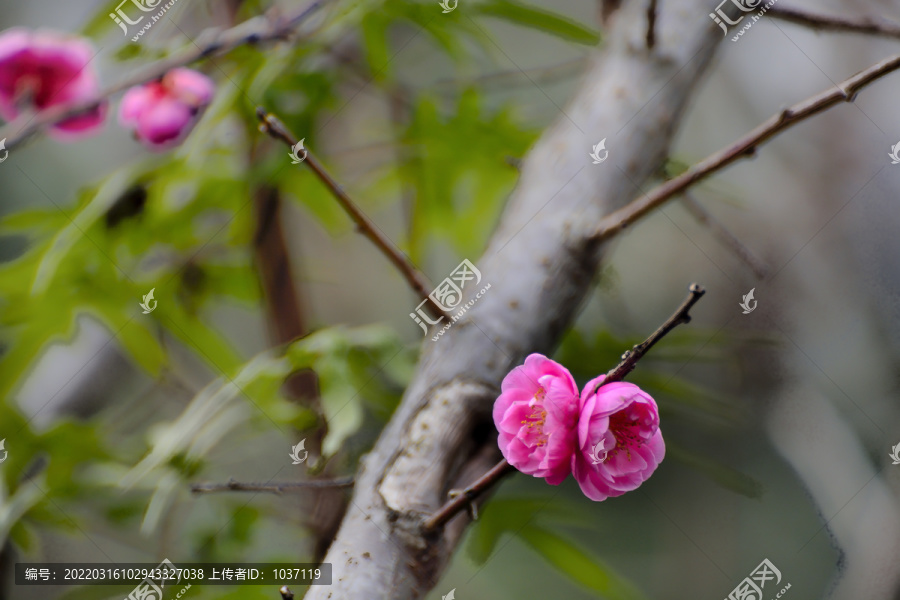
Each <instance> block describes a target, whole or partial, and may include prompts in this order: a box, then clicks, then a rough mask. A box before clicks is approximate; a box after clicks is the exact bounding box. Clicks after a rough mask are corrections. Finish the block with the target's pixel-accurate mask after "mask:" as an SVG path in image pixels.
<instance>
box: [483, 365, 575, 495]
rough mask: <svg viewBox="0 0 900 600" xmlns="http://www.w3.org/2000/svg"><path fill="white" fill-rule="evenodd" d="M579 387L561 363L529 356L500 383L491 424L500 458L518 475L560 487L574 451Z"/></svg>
mask: <svg viewBox="0 0 900 600" xmlns="http://www.w3.org/2000/svg"><path fill="white" fill-rule="evenodd" d="M577 422H578V386H577V385H576V384H575V380H574V379H573V378H572V375H571V374H570V373H569V371H568V370H567V369H566V368H565V367H563V366H562V365H561V364H559V363H557V362H554V361H552V360H550V359H549V358H547V357H545V356H542V355H540V354H532V355H531V356H529V357H528V358H526V359H525V364H524V365H521V366H518V367H516V368H515V369H513V370H512V371H510V372H509V374H508V375H507V376H506V377H505V378H504V379H503V383H502V384H501V394H500V396H499V397H498V398H497V400H496V402H495V403H494V424H495V425H496V426H497V429H498V431H499V432H500V437H499V440H498V443H499V445H500V451H501V452H502V453H503V456H504V458H506V460H507V461H508V462H509V464H511V465H512V466H514V467H515V468H516V469H518V470H519V471H521V472H523V473H526V474H528V475H533V476H534V477H543V478H545V479H546V480H547V483H549V484H551V485H559V484H560V483H562V481H563V480H564V479H565V478H566V477H568V476H569V473H570V472H571V469H572V466H571V465H572V456H573V454H574V453H575V450H576V446H575V444H576V435H575V432H576V429H575V428H576V424H577Z"/></svg>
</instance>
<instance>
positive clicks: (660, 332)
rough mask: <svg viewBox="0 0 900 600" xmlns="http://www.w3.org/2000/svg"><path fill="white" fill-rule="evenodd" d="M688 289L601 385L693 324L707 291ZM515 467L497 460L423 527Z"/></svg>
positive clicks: (438, 522) (441, 520)
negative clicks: (694, 311) (697, 306)
mask: <svg viewBox="0 0 900 600" xmlns="http://www.w3.org/2000/svg"><path fill="white" fill-rule="evenodd" d="M688 290H689V291H690V295H689V296H688V297H687V299H685V301H684V302H683V303H682V304H681V306H679V307H678V309H677V310H676V311H675V312H674V313H673V314H672V316H671V317H669V318H668V319H666V321H665V322H664V323H663V324H662V325H660V326H659V328H658V329H657V330H656V331H654V332H653V333H652V334H651V335H650V337H648V338H647V339H646V340H644V341H643V342H641V343H640V344H638V345H637V346H635V347H633V348H632V349H631V350H629V351H627V352H625V354H624V355H623V356H622V362H620V363H619V364H618V365H616V367H615V368H613V369H612V370H611V371H610V372H609V373H607V374H606V378H604V380H603V383H602V384H601V385H605V384H607V383H613V382H616V381H622V380H623V379H625V376H626V375H628V374H629V373H630V372H631V371H632V370H634V367H635V365H636V364H637V362H638V361H639V360H641V358H643V356H644V355H645V354H646V353H647V351H648V350H650V348H652V347H653V345H654V344H656V342H658V341H659V340H661V339H662V338H664V337H665V336H666V334H668V333H669V332H670V331H672V330H673V329H675V328H676V327H678V326H679V325H681V324H683V323H690V321H691V315H690V314H689V313H690V310H691V308H692V307H693V306H694V304H696V303H697V301H698V300H700V298H702V297H703V294H705V293H706V290H704V289H703V288H702V287H700V286H699V285H697V284H696V283H693V284H691V286H690V287H689V288H688ZM599 388H600V385H598V386H597V387H596V388H594V390H593V391H592V392H591V393H595V392H596V391H597V390H598V389H599ZM515 470H516V469H515V467H513V466H512V465H510V464H509V463H508V462H507V461H506V459H505V458H504V459H503V460H501V461H500V462H499V463H497V464H496V465H495V466H494V468H492V469H491V470H490V471H488V472H487V473H485V474H484V475H483V476H481V477H480V478H479V479H478V480H477V481H476V482H475V483H473V484H472V485H470V486H468V487H467V488H465V489H464V490H462V491H458V490H454V491H451V496H452V499H451V500H450V501H448V502H447V503H446V504H444V506H442V507H441V508H440V509H439V510H438V511H437V512H435V513H434V514H433V515H431V516H430V517H428V519H426V520H425V522H424V523H423V525H422V528H423V530H425V531H431V530H434V529H437V528H438V527H441V526H443V525H444V524H446V523H447V522H448V521H449V520H450V519H452V518H453V517H454V516H456V514H457V513H459V512H461V511H463V510H464V509H466V508H467V507H469V506H473V505H472V502H473V501H474V500H475V499H476V498H478V497H479V496H481V495H482V494H483V493H484V492H486V491H487V490H489V489H490V488H491V487H493V485H494V484H496V483H497V482H499V481H500V480H501V479H503V476H504V475H507V474H508V473H512V472H513V471H515Z"/></svg>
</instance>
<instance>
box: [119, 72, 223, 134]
mask: <svg viewBox="0 0 900 600" xmlns="http://www.w3.org/2000/svg"><path fill="white" fill-rule="evenodd" d="M214 92H215V84H214V83H213V81H212V79H210V78H209V77H207V76H206V75H204V74H203V73H200V72H198V71H193V70H191V69H185V68H177V69H172V70H171V71H169V72H168V73H166V74H165V75H163V77H162V78H161V79H159V80H157V81H152V82H150V83H147V84H144V85H140V86H137V87H133V88H131V89H130V90H128V91H127V92H126V93H125V96H124V97H123V98H122V106H121V107H120V108H119V123H121V124H122V126H123V127H128V128H131V129H133V130H134V134H135V137H136V138H137V139H138V140H140V141H141V142H142V143H143V144H144V145H145V146H147V147H148V148H151V149H153V150H165V149H167V148H171V147H172V146H175V145H177V144H179V143H180V142H181V141H182V140H184V138H185V137H187V135H188V134H189V133H190V132H191V130H192V129H193V128H194V125H195V124H196V122H197V121H198V120H199V119H200V115H201V113H202V112H203V109H205V108H206V107H207V105H209V103H210V102H212V98H213V94H214Z"/></svg>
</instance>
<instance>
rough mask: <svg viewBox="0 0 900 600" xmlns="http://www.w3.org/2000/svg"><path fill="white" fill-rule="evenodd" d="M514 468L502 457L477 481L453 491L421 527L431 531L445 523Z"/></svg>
mask: <svg viewBox="0 0 900 600" xmlns="http://www.w3.org/2000/svg"><path fill="white" fill-rule="evenodd" d="M515 470H516V469H515V467H513V466H512V465H511V464H509V463H508V462H506V459H505V458H504V459H503V460H501V461H500V462H499V463H497V464H496V465H495V466H494V467H493V468H491V470H490V471H488V472H487V473H485V474H484V475H482V476H481V477H480V478H479V479H478V481H476V482H475V483H473V484H472V485H470V486H469V487H467V488H466V489H464V490H462V492H458V493H454V494H453V498H451V500H450V501H448V502H447V503H446V504H444V506H442V507H441V508H440V509H438V511H437V512H435V513H434V514H433V515H431V516H430V517H428V518H427V519H426V520H425V523H423V525H422V527H423V528H424V529H425V531H433V530H435V529H437V528H438V527H442V526H444V525H446V523H447V521H449V520H450V519H452V518H453V517H454V516H456V513H458V512H461V511H463V510H465V509H466V507H468V506H470V505H471V504H472V502H473V501H474V500H475V499H476V498H478V497H479V496H480V495H481V494H483V493H484V492H486V491H487V490H488V489H490V488H491V487H492V486H493V485H494V484H495V483H497V482H498V481H500V480H501V479H503V476H504V475H507V474H509V473H512V472H513V471H515Z"/></svg>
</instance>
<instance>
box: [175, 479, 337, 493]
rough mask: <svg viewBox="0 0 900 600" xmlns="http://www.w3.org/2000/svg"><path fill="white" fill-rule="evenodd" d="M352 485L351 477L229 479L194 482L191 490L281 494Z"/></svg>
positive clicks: (199, 491) (200, 491)
mask: <svg viewBox="0 0 900 600" xmlns="http://www.w3.org/2000/svg"><path fill="white" fill-rule="evenodd" d="M352 485H353V477H341V478H340V479H310V480H309V481H277V482H274V483H272V482H268V483H257V482H252V481H249V482H241V481H235V480H234V479H229V480H228V481H227V482H226V483H195V484H194V485H192V486H191V492H193V493H195V494H206V493H210V492H272V493H273V494H281V493H282V492H284V491H285V490H294V489H303V488H333V487H351V486H352Z"/></svg>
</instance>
